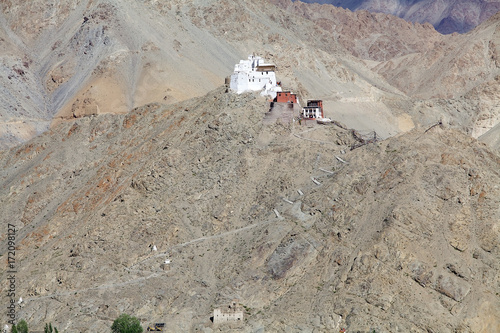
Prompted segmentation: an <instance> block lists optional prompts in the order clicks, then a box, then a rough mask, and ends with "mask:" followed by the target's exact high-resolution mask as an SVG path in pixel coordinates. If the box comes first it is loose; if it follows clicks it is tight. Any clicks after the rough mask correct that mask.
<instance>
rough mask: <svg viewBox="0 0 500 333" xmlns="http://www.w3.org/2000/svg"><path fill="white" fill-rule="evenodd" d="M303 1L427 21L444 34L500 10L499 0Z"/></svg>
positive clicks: (467, 27)
mask: <svg viewBox="0 0 500 333" xmlns="http://www.w3.org/2000/svg"><path fill="white" fill-rule="evenodd" d="M302 2H306V3H321V4H332V5H334V6H337V7H342V8H346V9H350V10H352V11H357V10H368V11H370V12H375V13H385V14H392V15H395V16H398V17H401V18H403V19H405V20H407V21H410V22H419V23H426V22H428V23H430V24H432V25H433V26H434V27H435V28H436V30H437V31H439V32H440V33H442V34H451V33H453V32H459V33H465V32H468V31H470V30H472V29H473V28H475V27H476V26H478V25H479V24H480V23H482V22H484V21H486V20H487V19H488V18H490V17H491V16H492V15H494V14H495V13H497V12H498V11H499V10H500V2H499V1H488V0H474V1H465V0H461V1H455V0H453V1H452V0H445V1H432V0H412V1H408V0H405V1H403V0H391V1H375V0H303V1H302Z"/></svg>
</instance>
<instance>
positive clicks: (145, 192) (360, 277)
mask: <svg viewBox="0 0 500 333" xmlns="http://www.w3.org/2000/svg"><path fill="white" fill-rule="evenodd" d="M265 104H266V101H265V100H264V99H261V98H260V97H257V96H255V95H252V94H244V95H241V96H237V95H233V94H231V93H226V92H225V88H221V89H218V90H216V91H213V92H211V93H209V94H208V95H206V96H204V97H202V98H198V99H195V100H192V101H188V102H184V103H179V104H174V105H170V106H164V105H160V104H150V105H146V106H144V107H140V108H137V109H135V110H134V111H133V112H132V113H130V114H128V115H121V116H114V115H100V116H94V117H86V118H81V119H77V120H76V121H75V122H74V123H73V124H70V123H63V124H60V125H58V126H56V127H55V128H54V129H53V130H51V131H50V132H47V133H45V134H43V135H41V136H40V137H38V138H36V139H35V140H32V141H31V142H30V143H29V144H26V145H24V146H22V147H20V148H18V149H15V150H11V151H10V152H8V153H4V154H3V155H2V158H1V163H2V173H1V179H2V186H1V188H2V192H1V199H0V200H1V202H2V207H4V211H3V213H4V216H6V217H8V219H9V220H10V221H19V222H18V223H16V225H17V227H18V230H19V232H18V241H19V246H18V251H17V253H18V254H19V256H18V259H17V260H18V262H19V272H18V281H19V286H18V290H19V291H20V292H21V293H22V297H23V299H24V300H25V303H24V304H23V306H22V307H21V308H20V309H19V315H20V316H21V317H23V318H27V319H28V320H29V321H30V323H31V324H32V325H33V326H40V325H43V322H46V321H51V322H52V323H55V324H57V327H59V328H61V329H64V330H76V331H80V332H94V331H102V330H105V329H106V327H109V325H110V324H111V322H112V320H114V318H116V316H117V315H118V314H119V313H121V312H128V313H134V314H135V315H137V316H138V317H139V318H140V319H141V322H142V323H143V324H144V325H145V324H147V323H150V322H166V323H167V329H169V330H173V331H196V330H198V331H200V330H201V331H205V332H211V331H213V330H217V329H220V330H222V331H244V332H255V331H259V330H262V329H265V330H268V331H291V332H294V331H304V330H306V331H308V330H309V331H313V330H314V331H319V332H326V331H331V330H336V329H339V328H340V327H347V328H348V331H360V332H368V331H369V332H372V331H373V330H375V331H398V330H399V331H413V332H428V331H459V332H491V331H495V330H497V329H498V328H499V326H498V325H499V323H500V320H499V318H498V313H499V311H498V309H496V310H495V307H497V306H498V304H499V302H498V297H499V296H498V286H499V285H498V282H499V281H498V269H499V267H498V260H497V258H498V251H499V249H498V239H499V230H500V229H499V228H498V221H499V219H498V213H499V212H498V199H497V198H498V193H497V192H498V186H496V185H495V184H497V183H498V177H499V175H498V173H497V170H498V164H499V162H500V159H499V158H498V156H497V155H494V154H493V153H491V151H490V150H489V149H488V148H487V147H486V146H485V145H484V144H481V143H479V142H477V141H476V140H474V139H472V138H470V137H468V136H466V135H464V134H462V133H460V132H457V131H454V130H449V129H445V128H441V127H440V126H434V127H432V128H429V129H428V130H414V131H411V132H410V133H407V134H405V135H402V136H398V137H395V138H391V139H388V140H386V141H383V142H378V143H375V144H369V145H365V146H362V147H360V148H357V149H354V150H352V151H350V147H352V146H356V141H355V139H354V138H353V136H352V133H351V132H350V131H349V130H345V129H342V128H338V127H336V126H331V127H307V126H305V127H302V126H303V125H301V126H300V127H299V126H297V125H295V126H292V127H286V126H282V125H279V124H277V125H272V126H264V125H262V119H263V116H264V112H265ZM343 152H344V153H343ZM311 177H312V178H313V179H314V180H315V181H316V182H317V183H319V185H317V184H316V183H314V182H313V181H312V180H311ZM298 190H300V191H301V193H303V195H300V193H299V192H298ZM284 199H286V200H288V201H290V202H292V203H293V204H290V203H289V202H287V201H285V200H284ZM4 240H5V238H3V239H2V241H4ZM153 245H155V246H156V247H157V249H158V252H154V251H152V250H151V247H152V246H153ZM165 259H169V260H171V264H168V265H165V264H163V263H164V260H165ZM4 275H5V273H2V278H4ZM2 297H5V295H2ZM233 298H238V299H240V300H241V303H242V304H243V305H244V306H245V309H246V310H245V312H246V314H245V318H246V319H245V321H244V324H242V325H240V326H236V327H232V326H221V327H214V326H213V324H212V323H211V321H210V319H209V318H210V316H211V313H212V312H211V311H212V310H213V308H215V307H218V306H221V305H224V304H226V303H227V302H229V301H230V300H231V299H233ZM436 314H439V315H436Z"/></svg>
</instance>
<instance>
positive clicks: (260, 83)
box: [229, 55, 281, 99]
mask: <svg viewBox="0 0 500 333" xmlns="http://www.w3.org/2000/svg"><path fill="white" fill-rule="evenodd" d="M275 70H276V66H275V65H274V64H267V63H265V61H264V59H262V58H261V57H258V56H253V55H250V56H248V60H240V63H239V64H236V65H234V73H233V74H232V75H231V84H230V86H229V87H230V88H231V90H232V91H234V92H236V93H237V94H241V93H243V92H245V91H262V92H261V95H263V96H271V98H273V99H274V98H275V97H276V94H277V92H278V91H281V87H280V86H278V85H277V82H276V74H275Z"/></svg>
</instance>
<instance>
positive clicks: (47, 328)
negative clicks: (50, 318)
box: [43, 323, 59, 333]
mask: <svg viewBox="0 0 500 333" xmlns="http://www.w3.org/2000/svg"><path fill="white" fill-rule="evenodd" d="M43 332H44V333H59V332H58V331H57V328H56V327H55V326H54V329H52V324H51V323H48V324H45V328H44V329H43Z"/></svg>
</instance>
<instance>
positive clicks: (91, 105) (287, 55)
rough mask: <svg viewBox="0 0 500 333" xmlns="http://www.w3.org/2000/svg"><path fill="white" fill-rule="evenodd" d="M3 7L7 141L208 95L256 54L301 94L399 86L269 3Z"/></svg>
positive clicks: (102, 0) (85, 0)
mask: <svg viewBox="0 0 500 333" xmlns="http://www.w3.org/2000/svg"><path fill="white" fill-rule="evenodd" d="M1 9H2V10H1V12H0V30H1V31H2V34H3V36H4V37H2V40H4V44H5V46H6V47H5V50H6V51H5V52H6V53H5V54H3V55H2V61H3V64H4V65H3V67H2V68H3V73H4V74H5V75H2V76H1V78H0V80H3V81H2V85H1V89H2V91H1V92H0V96H1V98H2V99H3V101H4V103H2V108H1V109H0V114H1V117H2V124H1V126H2V130H1V132H0V133H1V134H2V137H3V138H4V140H3V142H4V144H3V146H4V147H8V146H12V145H15V144H17V143H19V142H20V141H23V140H25V139H27V138H29V137H31V136H32V135H33V134H36V133H39V132H41V131H42V130H44V129H46V128H47V127H48V124H49V123H50V121H51V120H52V119H53V118H55V120H56V122H57V121H60V120H65V119H72V118H75V117H82V116H88V115H94V114H101V113H115V114H116V113H127V112H128V111H130V110H131V109H132V108H134V107H136V106H140V105H144V104H146V103H151V102H167V103H170V102H176V101H180V100H185V99H187V98H191V97H194V96H200V95H203V94H205V93H207V92H208V91H209V90H211V89H214V88H215V87H217V86H219V85H220V84H222V83H223V80H224V77H226V76H227V75H230V74H231V72H232V68H233V66H234V64H235V63H237V62H238V61H239V60H240V59H245V58H246V57H247V56H248V54H251V53H253V52H259V54H261V55H264V56H266V58H267V59H268V60H270V61H274V62H275V63H277V64H278V65H279V66H280V75H281V78H282V80H283V81H284V83H285V84H286V85H287V87H288V88H289V89H293V90H295V91H296V92H298V93H299V94H300V96H301V97H302V96H307V95H309V94H315V95H316V96H318V95H320V96H322V95H329V94H331V93H332V91H336V92H345V93H349V92H351V93H350V95H353V94H357V95H365V94H368V93H369V92H370V89H371V88H372V86H375V87H376V88H377V89H383V90H384V91H388V92H390V93H392V94H394V93H396V94H397V93H398V91H397V89H394V88H393V87H391V86H390V85H389V84H387V83H385V81H384V80H383V79H382V78H381V77H380V76H379V75H378V74H375V73H373V72H371V71H370V70H369V69H367V68H366V67H364V66H363V65H362V64H361V63H360V62H359V60H357V59H355V58H353V57H351V56H350V55H348V54H345V52H344V51H342V47H340V46H339V45H338V43H336V42H334V41H333V42H332V39H331V38H330V36H329V35H328V33H327V32H326V31H321V30H318V29H317V28H316V27H315V26H314V25H313V24H311V23H309V22H307V21H303V22H296V20H295V18H294V17H293V16H291V15H290V14H287V13H286V12H284V11H282V10H280V9H279V8H277V7H276V6H274V5H272V4H269V3H268V2H267V1H259V2H256V3H248V2H246V1H204V0H203V1H202V0H198V1H189V2H186V1H168V2H158V1H143V2H134V3H124V2H121V1H116V0H98V1H90V0H81V1H73V2H60V1H56V0H53V1H51V2H49V3H47V2H46V1H31V2H8V1H4V2H2V3H1ZM263 13H265V14H263ZM33 22H34V23H33ZM235 22H239V23H238V24H235ZM250 27H252V28H251V29H250ZM325 40H329V42H328V43H324V41H325ZM310 48H315V49H319V50H318V52H316V53H315V54H311V53H310V52H308V49H310ZM318 77H319V78H320V80H318ZM316 96H315V97H316Z"/></svg>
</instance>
